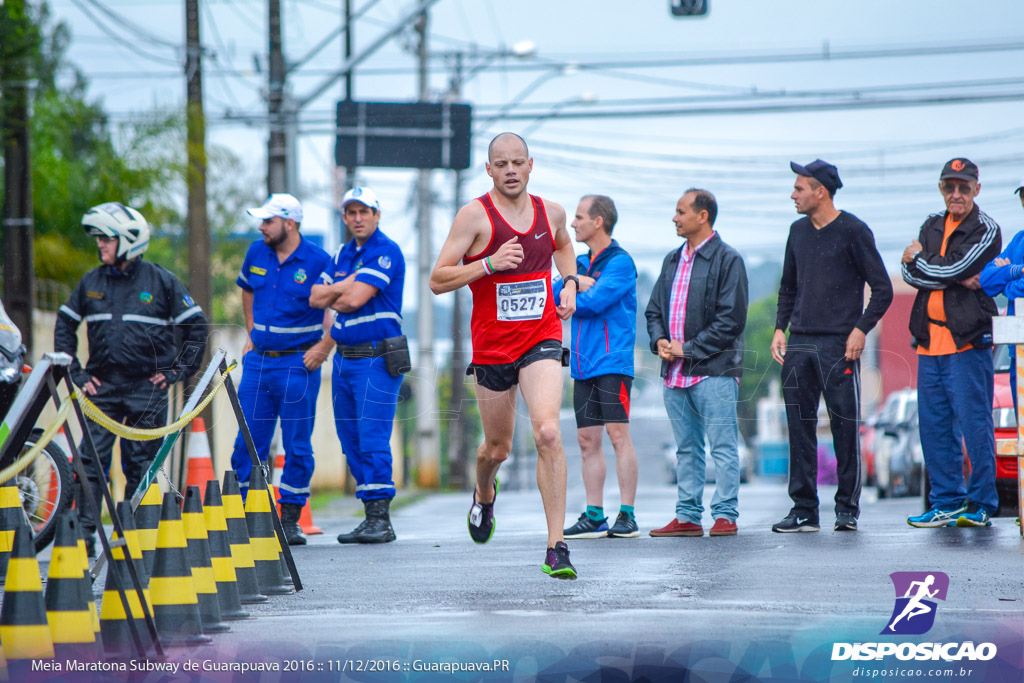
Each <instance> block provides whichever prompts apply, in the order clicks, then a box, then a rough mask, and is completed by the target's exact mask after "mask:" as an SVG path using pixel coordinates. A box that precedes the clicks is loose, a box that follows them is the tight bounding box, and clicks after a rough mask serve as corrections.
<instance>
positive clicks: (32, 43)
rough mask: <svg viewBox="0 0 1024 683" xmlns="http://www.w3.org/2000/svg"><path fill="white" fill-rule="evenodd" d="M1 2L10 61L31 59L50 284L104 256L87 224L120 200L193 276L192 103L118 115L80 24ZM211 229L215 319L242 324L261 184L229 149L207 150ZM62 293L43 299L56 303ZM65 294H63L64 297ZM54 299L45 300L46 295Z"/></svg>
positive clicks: (39, 265)
mask: <svg viewBox="0 0 1024 683" xmlns="http://www.w3.org/2000/svg"><path fill="white" fill-rule="evenodd" d="M26 4H31V5H32V8H31V9H28V10H26V11H25V12H23V13H18V12H17V11H15V10H16V8H18V7H20V5H19V3H7V4H3V3H2V2H0V67H2V65H3V64H5V63H7V62H9V61H10V60H15V59H21V60H25V59H27V60H28V64H29V71H30V74H31V81H32V83H33V84H34V87H33V103H32V110H33V118H32V122H31V144H32V147H31V155H32V183H33V210H34V214H35V236H36V239H35V270H36V276H37V277H38V278H39V280H40V281H41V282H42V283H44V284H47V289H48V291H51V292H62V291H67V290H68V289H70V288H71V287H73V286H74V285H75V283H77V282H78V280H79V279H80V278H81V277H82V275H83V274H84V273H85V272H86V271H88V270H89V269H90V268H93V267H95V266H96V265H97V260H96V245H95V241H94V240H93V239H91V238H89V237H88V235H86V234H85V232H84V231H83V230H82V227H81V218H82V215H83V214H84V213H85V212H86V211H87V210H88V209H89V208H90V207H92V206H95V205H97V204H101V203H103V202H108V201H120V202H123V203H125V204H129V205H131V206H133V207H134V208H136V209H138V210H139V211H141V212H142V214H143V215H144V216H145V217H146V220H147V221H149V224H150V227H151V229H152V233H153V237H152V241H151V243H150V248H149V250H148V251H147V253H146V258H147V259H148V260H151V261H153V262H155V263H159V264H160V265H163V266H165V267H166V268H168V269H170V270H171V271H173V272H174V273H175V274H176V275H178V276H179V277H181V278H182V280H183V281H185V282H186V283H187V276H188V248H189V245H188V243H187V239H186V235H185V220H184V212H183V207H184V204H185V199H184V198H185V196H186V193H187V190H186V185H185V132H184V131H185V125H184V124H185V120H184V112H176V111H151V112H148V113H143V114H140V115H137V116H135V117H133V120H132V121H131V122H127V123H119V124H113V123H111V122H110V120H109V117H108V116H107V114H106V112H105V111H104V109H103V106H102V104H101V103H100V102H98V101H92V100H90V99H89V98H88V96H87V81H86V79H85V78H84V76H83V75H82V74H81V72H80V71H79V70H78V69H77V68H76V67H75V66H74V65H73V64H71V63H69V62H68V61H67V59H66V58H65V55H66V50H67V46H68V43H69V41H70V31H69V29H68V27H67V26H66V25H65V24H63V23H59V22H54V21H53V20H52V18H51V15H50V11H49V7H48V6H47V4H46V3H45V2H42V3H26ZM207 159H208V165H209V170H208V194H209V197H210V204H209V223H210V233H211V236H212V237H213V244H214V248H213V258H212V268H213V299H214V310H213V311H212V318H213V320H214V321H217V322H235V323H238V324H241V323H242V314H241V298H240V296H239V295H238V290H237V287H235V285H234V282H235V278H236V277H237V275H238V270H239V268H240V267H241V263H242V259H243V258H244V256H245V248H246V245H245V240H244V239H239V237H241V235H240V234H239V233H241V232H244V230H245V228H247V227H248V225H247V224H245V223H244V208H245V207H246V206H253V205H254V203H258V201H257V200H258V197H256V196H255V192H254V188H255V187H256V186H257V185H258V183H256V182H254V181H253V178H252V176H251V174H249V173H247V172H246V169H244V168H243V165H242V162H241V161H240V159H239V158H238V157H237V156H236V155H234V154H233V153H232V152H231V151H229V150H227V149H225V148H218V147H211V148H209V149H208V151H207ZM52 298H54V297H50V296H47V297H41V301H40V303H41V304H43V305H46V306H47V307H51V308H52V307H53V303H54V301H52V300H51V299H52ZM57 298H58V299H59V297H57ZM44 300H45V301H44Z"/></svg>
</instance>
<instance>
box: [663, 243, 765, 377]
mask: <svg viewBox="0 0 1024 683" xmlns="http://www.w3.org/2000/svg"><path fill="white" fill-rule="evenodd" d="M694 258H695V259H696V261H694V263H693V271H692V272H691V275H690V288H689V291H688V293H687V297H686V322H685V323H684V325H683V332H684V334H683V336H684V337H685V339H686V341H685V342H684V343H683V374H684V375H688V376H708V377H739V376H741V375H742V374H743V328H744V327H745V326H746V324H747V298H748V294H747V270H746V267H745V266H744V264H743V258H742V257H741V256H740V255H739V252H737V251H736V250H735V249H733V248H732V247H730V246H729V245H728V244H726V243H725V242H723V241H722V238H721V237H719V236H718V233H715V235H714V236H713V237H712V238H711V240H710V241H709V242H708V243H707V244H705V245H704V246H703V247H701V248H700V249H698V250H697V254H696V256H695V257H694ZM678 266H679V249H674V250H672V251H671V252H669V254H668V255H667V256H666V257H665V261H664V263H662V266H661V275H659V276H658V281H657V282H656V283H655V284H654V290H653V291H652V292H651V300H650V302H649V303H648V304H647V311H646V313H645V315H646V317H647V332H648V334H650V336H651V351H653V352H654V353H657V352H658V340H659V339H671V338H672V336H671V335H670V334H669V325H668V317H669V300H670V298H671V295H672V281H673V280H674V279H675V275H676V269H677V268H678ZM668 366H669V364H668V363H666V362H664V361H662V363H661V376H662V377H665V376H666V375H667V374H668Z"/></svg>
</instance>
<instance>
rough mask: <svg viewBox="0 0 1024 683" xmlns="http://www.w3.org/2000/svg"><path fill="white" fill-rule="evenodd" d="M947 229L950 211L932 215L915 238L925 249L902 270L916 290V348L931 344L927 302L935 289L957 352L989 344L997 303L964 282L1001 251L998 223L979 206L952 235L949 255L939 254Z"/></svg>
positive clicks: (913, 311) (913, 326)
mask: <svg viewBox="0 0 1024 683" xmlns="http://www.w3.org/2000/svg"><path fill="white" fill-rule="evenodd" d="M945 226H946V213H936V214H933V215H931V216H929V217H928V219H927V220H926V221H925V222H924V225H922V226H921V234H920V236H919V237H918V238H917V239H918V241H919V242H920V243H921V247H922V249H921V251H920V252H919V253H918V254H917V256H915V257H914V260H912V261H911V262H910V263H904V264H903V267H902V274H903V279H904V280H905V281H906V282H907V284H909V285H910V286H912V287H915V288H917V290H918V291H917V296H916V297H915V298H914V305H913V307H912V308H911V309H910V333H911V334H912V335H914V342H915V343H916V344H923V345H925V346H927V345H928V344H929V342H930V337H929V334H928V298H929V297H930V296H931V293H932V292H933V291H935V290H938V289H943V290H945V294H944V295H943V298H942V300H943V304H944V307H945V309H946V323H945V325H946V327H948V328H949V331H950V333H952V335H953V341H954V342H956V345H957V348H959V347H961V346H964V345H965V344H967V343H972V344H974V345H975V346H976V347H984V346H990V345H991V344H992V316H994V315H996V314H997V312H998V311H997V309H996V304H995V302H994V301H993V300H992V297H990V296H989V295H988V294H986V293H985V291H984V290H982V289H968V288H967V287H963V286H961V285H960V282H962V281H963V280H966V279H968V278H970V277H973V276H974V275H977V274H979V273H980V272H981V270H982V268H984V267H985V265H986V264H987V263H989V262H990V261H992V260H993V259H994V258H995V257H996V256H999V252H1000V250H1001V249H1002V248H1003V241H1002V235H1001V233H1000V231H999V224H997V223H996V222H995V221H994V220H992V218H991V217H990V216H989V215H988V214H986V213H985V212H984V211H982V210H981V209H979V208H978V206H977V205H975V206H974V208H973V209H971V212H970V213H969V214H967V216H965V217H964V219H963V220H962V221H960V225H958V226H957V227H956V230H954V231H953V233H952V234H951V235H950V236H949V242H948V243H947V244H946V255H945V256H940V255H939V252H940V251H941V250H942V237H943V234H944V233H945Z"/></svg>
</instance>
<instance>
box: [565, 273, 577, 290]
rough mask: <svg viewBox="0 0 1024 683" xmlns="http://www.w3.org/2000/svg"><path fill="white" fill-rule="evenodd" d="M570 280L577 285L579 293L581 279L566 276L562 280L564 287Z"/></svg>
mask: <svg viewBox="0 0 1024 683" xmlns="http://www.w3.org/2000/svg"><path fill="white" fill-rule="evenodd" d="M569 280H572V281H573V282H575V283H576V291H577V292H578V291H580V279H579V278H578V277H576V276H575V275H566V276H565V277H563V278H562V283H563V285H564V283H566V282H568V281H569Z"/></svg>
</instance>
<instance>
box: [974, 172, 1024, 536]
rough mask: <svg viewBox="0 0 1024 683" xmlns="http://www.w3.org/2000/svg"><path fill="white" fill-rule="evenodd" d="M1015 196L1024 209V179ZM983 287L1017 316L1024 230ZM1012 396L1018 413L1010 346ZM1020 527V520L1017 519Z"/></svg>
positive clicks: (987, 272) (988, 270) (1023, 280)
mask: <svg viewBox="0 0 1024 683" xmlns="http://www.w3.org/2000/svg"><path fill="white" fill-rule="evenodd" d="M1013 193H1014V194H1016V195H1018V196H1019V197H1020V205H1021V208H1022V209H1024V178H1022V179H1021V181H1020V182H1019V183H1018V184H1017V189H1016V190H1014V191H1013ZM981 288H982V289H984V290H985V293H986V294H988V295H989V296H996V295H997V294H1004V295H1006V298H1007V300H1008V301H1009V303H1008V304H1007V305H1006V315H1014V314H1015V312H1016V308H1017V307H1016V303H1017V298H1018V297H1024V230H1021V231H1020V232H1018V233H1017V234H1016V235H1014V236H1013V239H1012V240H1010V244H1009V245H1008V246H1007V247H1006V249H1003V253H1001V254H1000V255H999V256H997V257H996V258H995V260H994V261H992V263H990V264H988V265H987V266H985V268H984V269H983V270H982V271H981ZM1010 389H1011V391H1010V393H1011V394H1013V410H1014V412H1017V353H1016V348H1015V347H1013V346H1011V347H1010ZM1017 524H1018V525H1019V524H1020V517H1018V518H1017Z"/></svg>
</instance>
